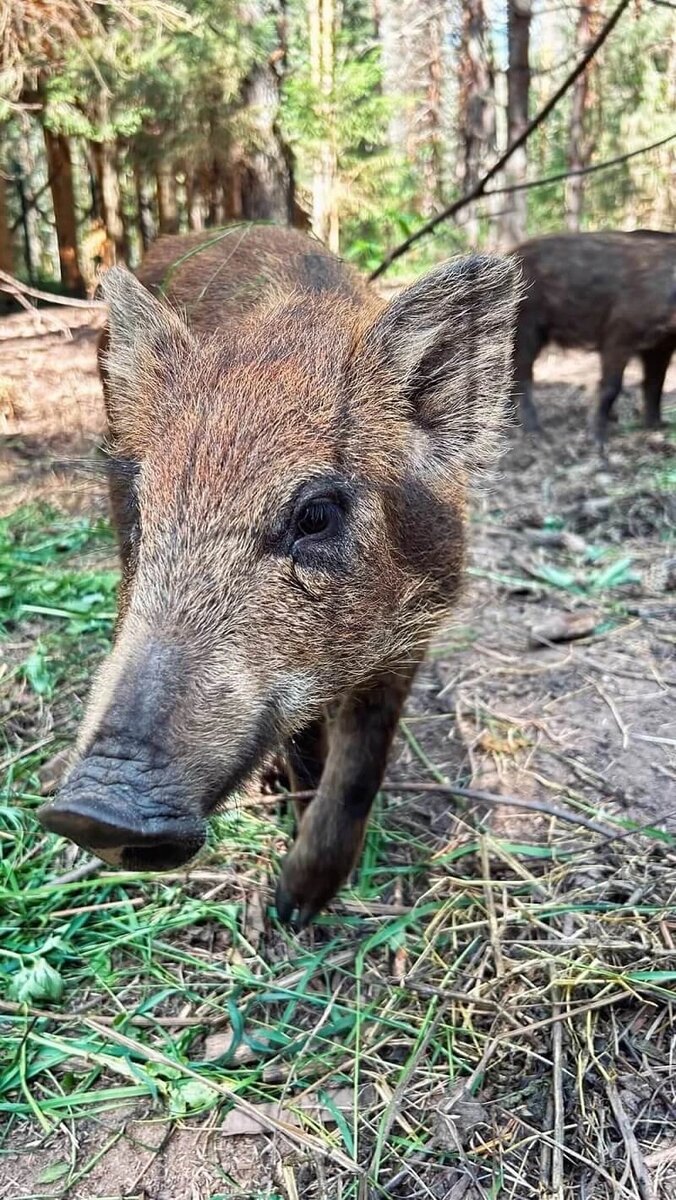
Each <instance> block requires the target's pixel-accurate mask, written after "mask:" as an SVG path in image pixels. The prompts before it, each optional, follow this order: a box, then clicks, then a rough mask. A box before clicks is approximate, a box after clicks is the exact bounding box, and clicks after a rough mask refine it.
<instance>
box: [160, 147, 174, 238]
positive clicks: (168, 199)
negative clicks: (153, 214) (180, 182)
mask: <svg viewBox="0 0 676 1200" xmlns="http://www.w3.org/2000/svg"><path fill="white" fill-rule="evenodd" d="M156 180H157V212H158V221H159V231H160V233H178V200H177V196H176V176H175V175H174V170H173V167H172V166H170V165H169V164H168V163H160V165H159V166H158V168H157V171H156Z"/></svg>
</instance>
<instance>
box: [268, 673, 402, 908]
mask: <svg viewBox="0 0 676 1200" xmlns="http://www.w3.org/2000/svg"><path fill="white" fill-rule="evenodd" d="M414 673H415V667H413V668H410V669H408V670H405V671H402V672H401V673H400V674H397V675H394V674H392V675H386V676H384V677H382V678H381V679H379V680H378V682H377V683H374V684H373V685H372V686H371V687H370V688H368V690H363V691H359V692H354V693H353V694H352V695H351V696H349V697H348V698H347V699H346V700H345V701H343V704H342V705H341V707H340V708H339V710H338V711H337V713H336V715H335V719H334V720H333V722H332V724H331V726H330V729H329V733H328V742H329V748H328V754H327V758H326V765H325V767H324V771H323V774H322V777H321V780H320V783H319V789H318V791H317V795H316V796H315V798H314V800H312V801H311V803H310V804H309V805H308V808H307V810H306V812H305V815H304V816H303V819H302V821H301V824H300V828H299V830H298V836H297V838H296V841H295V842H294V845H293V846H292V848H291V850H290V852H289V854H288V855H287V857H286V858H285V860H284V862H283V863H282V873H281V877H280V880H279V884H278V886H277V898H276V903H277V912H278V914H279V917H280V919H281V920H282V921H290V920H291V918H292V916H293V914H294V912H295V910H296V909H298V911H299V925H300V927H301V928H302V927H303V926H304V925H307V924H308V922H309V921H311V920H312V918H313V917H314V916H315V914H316V913H317V912H319V910H320V909H321V908H323V906H324V905H325V904H326V903H327V901H329V900H330V899H331V897H332V896H334V895H335V894H336V892H337V891H338V888H339V887H340V885H341V884H342V883H344V881H345V880H346V879H347V876H348V875H349V873H350V871H351V870H352V867H353V866H354V864H355V861H356V859H357V857H358V855H359V852H360V850H361V847H362V843H363V841H364V834H365V832H366V826H367V823H368V818H369V813H370V811H371V805H372V804H373V801H374V799H375V797H376V793H377V791H378V788H379V787H380V784H381V782H382V778H383V774H384V772H385V765H386V763H387V755H388V752H389V749H390V744H391V742H392V738H393V736H394V732H395V730H396V728H397V722H398V720H399V714H400V713H401V709H402V706H403V704H404V701H405V699H406V696H407V695H408V691H409V688H410V686H411V680H412V679H413V675H414Z"/></svg>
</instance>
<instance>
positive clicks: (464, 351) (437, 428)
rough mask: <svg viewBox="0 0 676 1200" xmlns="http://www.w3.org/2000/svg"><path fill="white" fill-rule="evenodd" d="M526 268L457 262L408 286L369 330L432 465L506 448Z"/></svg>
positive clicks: (477, 258)
mask: <svg viewBox="0 0 676 1200" xmlns="http://www.w3.org/2000/svg"><path fill="white" fill-rule="evenodd" d="M520 294H521V289H520V268H519V266H518V264H517V263H516V262H515V261H514V259H512V258H489V257H485V256H481V255H474V256H472V257H470V258H461V259H456V260H455V261H451V262H448V263H444V264H443V265H442V266H440V267H437V268H436V269H435V270H434V271H430V272H429V274H427V275H424V276H423V277H422V279H420V280H418V281H417V283H414V284H413V285H412V286H411V287H408V288H406V289H405V290H404V291H403V292H402V293H401V294H400V295H399V296H397V297H396V299H395V300H393V301H392V302H391V303H390V304H388V306H387V308H386V309H384V311H383V312H382V313H381V314H380V316H379V317H378V318H377V320H376V321H375V323H374V325H373V326H372V327H371V329H370V330H369V332H368V334H367V336H366V342H367V345H370V347H371V348H372V349H377V351H378V354H379V357H380V358H381V364H382V365H383V366H385V369H386V371H387V373H388V375H389V376H390V387H392V386H393V387H394V388H395V390H396V391H397V392H398V393H399V395H400V396H401V398H402V399H403V400H404V402H405V403H406V405H407V408H408V411H409V413H410V415H411V418H412V420H413V421H414V423H415V425H416V426H417V427H418V429H419V430H421V431H422V433H423V434H424V435H425V448H424V451H423V457H424V460H426V461H427V463H428V465H429V466H430V467H431V468H432V469H437V470H448V469H453V468H454V467H458V466H480V465H483V464H484V463H486V462H488V461H490V460H491V459H492V458H493V457H494V454H495V452H496V449H497V447H498V445H499V435H500V432H501V430H502V428H503V425H504V415H505V402H506V399H507V396H508V393H509V390H510V379H511V354H512V342H513V334H514V322H515V318H516V309H517V303H518V300H519V297H520Z"/></svg>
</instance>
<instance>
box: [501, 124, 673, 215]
mask: <svg viewBox="0 0 676 1200" xmlns="http://www.w3.org/2000/svg"><path fill="white" fill-rule="evenodd" d="M674 138H676V133H670V134H669V136H668V137H664V138H660V140H659V142H651V143H650V145H648V146H639V148H638V150H630V151H629V153H628V154H618V155H617V157H616V158H607V159H606V160H605V161H604V162H600V163H595V164H594V165H593V166H591V167H576V168H574V169H573V170H571V171H558V172H557V174H556V175H544V176H542V178H540V179H527V180H526V182H525V183H511V184H509V185H508V186H505V187H499V188H489V189H488V191H486V192H484V193H483V196H482V199H484V198H485V197H486V196H507V195H509V194H511V193H512V192H527V191H529V190H530V188H536V187H545V186H546V185H547V184H548V183H559V182H560V181H561V180H562V179H575V178H577V177H578V176H580V175H593V174H594V173H595V172H596V171H607V170H609V169H610V168H611V167H617V166H619V164H620V163H624V162H627V161H628V159H630V158H638V156H639V155H640V154H649V153H650V151H651V150H657V149H658V148H659V147H660V146H666V145H667V144H668V143H669V142H673V140H674Z"/></svg>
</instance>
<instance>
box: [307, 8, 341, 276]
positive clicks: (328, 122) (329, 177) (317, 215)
mask: <svg viewBox="0 0 676 1200" xmlns="http://www.w3.org/2000/svg"><path fill="white" fill-rule="evenodd" d="M308 17H309V24H310V74H311V80H312V84H313V87H314V88H315V92H316V94H317V96H318V97H319V115H320V118H321V121H322V126H323V137H322V139H321V142H320V145H319V147H318V152H317V156H316V160H315V166H314V172H313V179H312V217H311V219H312V231H313V233H314V234H315V235H316V236H317V237H318V238H319V239H320V241H322V242H324V244H325V245H327V246H328V248H329V250H333V251H334V253H337V251H338V250H339V248H340V222H339V214H338V195H337V178H336V177H337V173H338V156H337V150H336V136H335V114H334V111H333V84H334V71H335V35H336V11H335V5H334V0H310V4H309V8H308Z"/></svg>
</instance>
